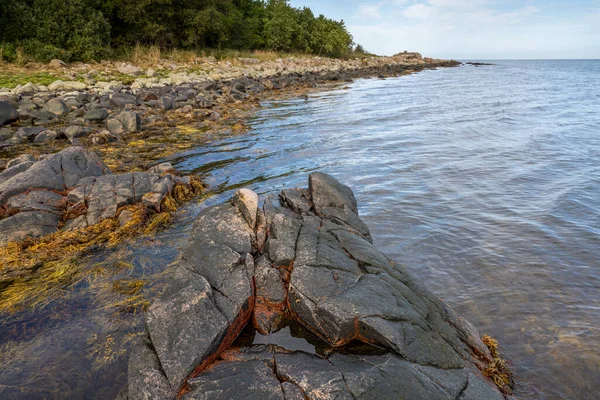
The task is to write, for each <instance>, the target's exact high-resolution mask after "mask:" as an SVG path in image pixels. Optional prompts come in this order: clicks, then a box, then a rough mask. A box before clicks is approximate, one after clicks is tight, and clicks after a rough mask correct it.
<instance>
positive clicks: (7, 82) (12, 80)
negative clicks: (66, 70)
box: [0, 71, 64, 89]
mask: <svg viewBox="0 0 600 400" xmlns="http://www.w3.org/2000/svg"><path fill="white" fill-rule="evenodd" d="M58 79H64V77H63V76H61V75H59V74H53V73H49V72H37V73H31V74H29V73H6V72H4V71H2V72H0V88H9V89H13V88H15V87H17V86H18V85H24V84H26V83H28V82H31V83H33V84H34V85H44V86H47V85H49V84H51V83H52V82H54V81H56V80H58Z"/></svg>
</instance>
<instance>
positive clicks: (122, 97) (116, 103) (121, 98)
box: [110, 93, 137, 108]
mask: <svg viewBox="0 0 600 400" xmlns="http://www.w3.org/2000/svg"><path fill="white" fill-rule="evenodd" d="M110 104H111V105H112V106H113V107H115V108H124V107H125V106H126V105H128V104H131V105H134V106H135V105H137V98H136V97H135V96H134V95H132V94H129V93H116V94H113V95H112V97H111V98H110Z"/></svg>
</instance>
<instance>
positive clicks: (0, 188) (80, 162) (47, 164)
mask: <svg viewBox="0 0 600 400" xmlns="http://www.w3.org/2000/svg"><path fill="white" fill-rule="evenodd" d="M107 172H109V170H108V167H107V166H106V165H105V164H104V163H103V162H102V161H101V160H100V159H99V158H98V156H96V155H95V154H94V153H92V152H89V151H87V150H84V149H82V148H80V147H71V148H68V149H65V150H62V151H61V152H59V153H57V154H53V155H51V156H48V157H46V158H44V159H43V160H40V161H38V162H36V163H35V164H34V165H32V166H31V167H29V168H28V169H27V170H26V171H24V172H22V173H20V174H17V175H15V176H13V177H12V178H10V179H8V180H7V181H6V182H3V183H0V206H3V205H4V204H5V203H6V201H7V200H8V199H9V198H11V197H12V196H15V195H17V194H20V193H23V192H26V191H29V190H31V189H45V190H50V191H55V192H63V191H65V190H67V189H70V188H73V187H75V185H77V183H78V182H79V180H80V179H83V178H85V177H90V176H100V175H104V174H105V173H107Z"/></svg>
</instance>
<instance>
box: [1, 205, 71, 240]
mask: <svg viewBox="0 0 600 400" xmlns="http://www.w3.org/2000/svg"><path fill="white" fill-rule="evenodd" d="M59 221H60V217H59V216H57V215H55V214H52V213H48V212H20V213H18V214H15V215H13V216H10V217H8V218H4V219H1V220H0V232H2V235H0V246H5V245H6V244H7V243H8V242H18V241H21V240H23V239H25V238H27V237H40V236H44V235H47V234H50V233H54V232H56V231H57V230H58V223H59Z"/></svg>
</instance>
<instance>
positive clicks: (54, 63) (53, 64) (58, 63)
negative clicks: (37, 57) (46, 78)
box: [48, 58, 67, 68]
mask: <svg viewBox="0 0 600 400" xmlns="http://www.w3.org/2000/svg"><path fill="white" fill-rule="evenodd" d="M48 66H49V67H50V68H62V67H66V66H67V64H65V63H64V62H63V61H61V60H59V59H57V58H55V59H53V60H51V61H50V62H49V63H48Z"/></svg>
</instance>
